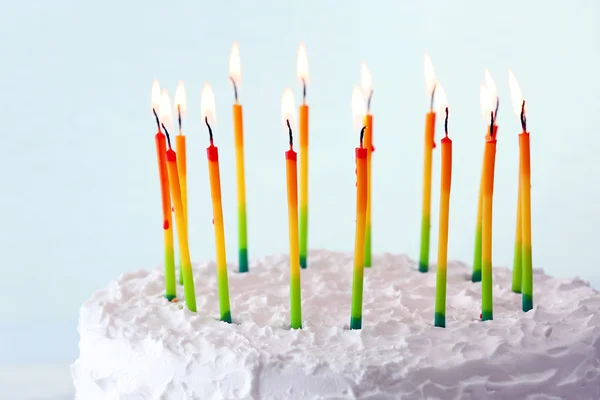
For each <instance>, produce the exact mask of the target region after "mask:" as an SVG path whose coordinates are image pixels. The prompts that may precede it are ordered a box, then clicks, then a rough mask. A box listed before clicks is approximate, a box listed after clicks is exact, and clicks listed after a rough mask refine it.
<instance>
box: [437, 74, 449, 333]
mask: <svg viewBox="0 0 600 400" xmlns="http://www.w3.org/2000/svg"><path fill="white" fill-rule="evenodd" d="M435 97H436V103H437V107H438V110H444V111H445V113H446V120H445V123H444V132H445V134H446V135H445V137H444V138H443V139H442V140H441V147H442V172H441V182H440V226H439V233H438V259H437V272H436V285H435V314H434V325H435V326H438V327H441V328H444V327H445V326H446V285H447V284H446V275H447V274H446V267H447V264H448V222H449V221H448V220H449V213H450V186H451V182H452V140H450V138H449V137H448V107H447V101H446V92H445V91H444V89H443V88H442V87H441V86H440V85H439V84H438V87H437V89H436V92H435ZM440 112H441V111H440Z"/></svg>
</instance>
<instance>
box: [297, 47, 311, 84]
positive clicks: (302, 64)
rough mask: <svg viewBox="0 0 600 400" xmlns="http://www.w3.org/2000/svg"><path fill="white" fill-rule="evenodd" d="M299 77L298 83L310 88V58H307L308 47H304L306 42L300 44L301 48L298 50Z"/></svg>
mask: <svg viewBox="0 0 600 400" xmlns="http://www.w3.org/2000/svg"><path fill="white" fill-rule="evenodd" d="M297 75H298V82H300V86H301V87H304V85H306V86H308V83H309V75H308V57H307V56H306V46H305V45H304V42H302V43H300V47H299V48H298V64H297Z"/></svg>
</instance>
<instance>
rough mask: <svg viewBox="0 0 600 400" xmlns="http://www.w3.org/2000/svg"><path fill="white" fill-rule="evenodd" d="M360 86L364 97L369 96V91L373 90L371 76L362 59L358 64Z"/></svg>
mask: <svg viewBox="0 0 600 400" xmlns="http://www.w3.org/2000/svg"><path fill="white" fill-rule="evenodd" d="M360 87H361V89H362V94H363V97H364V98H365V99H368V98H369V97H371V92H372V91H373V78H372V77H371V72H370V71H369V68H367V63H366V62H364V61H363V62H362V63H361V64H360Z"/></svg>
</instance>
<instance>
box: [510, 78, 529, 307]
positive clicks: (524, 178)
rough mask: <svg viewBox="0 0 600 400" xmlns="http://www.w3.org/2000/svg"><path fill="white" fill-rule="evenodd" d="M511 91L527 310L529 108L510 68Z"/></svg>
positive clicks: (524, 290)
mask: <svg viewBox="0 0 600 400" xmlns="http://www.w3.org/2000/svg"><path fill="white" fill-rule="evenodd" d="M508 82H509V85H510V93H511V98H512V103H513V107H514V108H515V112H516V113H517V115H519V118H520V119H521V133H520V134H519V154H520V157H519V159H520V162H519V165H520V171H519V172H520V173H519V194H520V195H519V206H520V209H521V212H520V213H518V214H520V217H521V218H520V223H521V239H522V253H521V255H522V286H521V293H522V307H523V311H524V312H527V311H529V310H531V309H532V308H533V262H532V256H531V159H530V146H529V132H527V109H526V108H525V100H524V99H523V95H522V93H521V87H520V86H519V83H518V82H517V78H515V75H514V74H513V72H512V71H511V70H509V79H508Z"/></svg>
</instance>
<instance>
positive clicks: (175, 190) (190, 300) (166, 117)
mask: <svg viewBox="0 0 600 400" xmlns="http://www.w3.org/2000/svg"><path fill="white" fill-rule="evenodd" d="M160 114H161V125H162V127H163V130H164V131H165V134H166V135H167V143H168V145H169V149H168V150H167V171H168V173H169V186H170V188H171V198H172V199H173V206H174V208H175V221H176V225H175V226H176V228H177V243H178V244H179V254H180V257H181V268H182V269H183V281H184V293H185V304H186V306H187V308H188V309H189V310H190V311H193V312H196V293H195V290H194V277H193V274H192V262H191V259H190V249H189V243H188V234H187V230H186V224H185V219H184V218H185V215H184V211H183V201H182V198H181V184H180V182H179V173H178V171H177V157H176V154H175V152H174V151H173V149H172V148H171V139H170V138H169V131H168V130H167V128H166V125H168V126H169V127H171V126H172V117H171V100H170V99H169V95H168V93H167V91H166V90H164V89H163V92H162V96H161V107H160Z"/></svg>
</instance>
